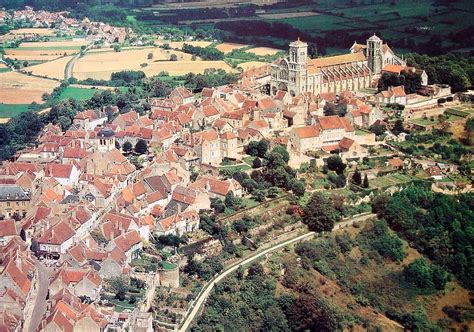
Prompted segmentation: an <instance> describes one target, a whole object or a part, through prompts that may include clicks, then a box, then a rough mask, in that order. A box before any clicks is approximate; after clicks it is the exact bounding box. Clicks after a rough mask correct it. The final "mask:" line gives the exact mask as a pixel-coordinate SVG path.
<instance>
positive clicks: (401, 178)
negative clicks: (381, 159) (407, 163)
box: [369, 174, 418, 189]
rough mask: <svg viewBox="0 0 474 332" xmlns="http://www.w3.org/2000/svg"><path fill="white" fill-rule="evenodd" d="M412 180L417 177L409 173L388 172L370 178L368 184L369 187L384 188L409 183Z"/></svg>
mask: <svg viewBox="0 0 474 332" xmlns="http://www.w3.org/2000/svg"><path fill="white" fill-rule="evenodd" d="M414 180H418V178H415V177H413V176H410V175H404V174H389V175H385V176H381V177H378V178H375V179H372V180H370V182H369V184H370V188H372V189H381V188H386V187H390V186H394V185H399V184H404V183H409V182H412V181H414Z"/></svg>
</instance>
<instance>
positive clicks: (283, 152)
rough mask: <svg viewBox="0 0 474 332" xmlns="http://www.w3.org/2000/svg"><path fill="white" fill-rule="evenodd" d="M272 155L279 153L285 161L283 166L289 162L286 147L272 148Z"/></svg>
mask: <svg viewBox="0 0 474 332" xmlns="http://www.w3.org/2000/svg"><path fill="white" fill-rule="evenodd" d="M272 153H279V154H280V155H281V157H282V158H283V160H284V161H285V164H288V162H289V161H290V154H289V153H288V151H287V150H286V147H284V146H283V145H277V146H275V147H274V148H273V150H272Z"/></svg>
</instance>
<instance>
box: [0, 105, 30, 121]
mask: <svg viewBox="0 0 474 332" xmlns="http://www.w3.org/2000/svg"><path fill="white" fill-rule="evenodd" d="M28 106H29V105H23V104H19V105H14V104H0V118H2V119H3V118H13V117H15V116H17V115H19V114H21V113H23V112H26V111H28Z"/></svg>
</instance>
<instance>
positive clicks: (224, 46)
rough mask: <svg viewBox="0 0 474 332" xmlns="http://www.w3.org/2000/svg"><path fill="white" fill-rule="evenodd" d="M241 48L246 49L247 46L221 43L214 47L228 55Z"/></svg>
mask: <svg viewBox="0 0 474 332" xmlns="http://www.w3.org/2000/svg"><path fill="white" fill-rule="evenodd" d="M243 47H248V45H245V44H237V43H222V44H219V45H217V46H216V48H217V49H218V50H219V51H221V52H223V53H224V54H227V53H230V52H232V51H234V50H238V49H239V48H243Z"/></svg>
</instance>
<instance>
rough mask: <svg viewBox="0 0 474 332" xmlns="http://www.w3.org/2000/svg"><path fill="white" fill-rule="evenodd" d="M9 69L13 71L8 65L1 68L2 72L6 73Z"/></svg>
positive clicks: (0, 71)
mask: <svg viewBox="0 0 474 332" xmlns="http://www.w3.org/2000/svg"><path fill="white" fill-rule="evenodd" d="M9 71H11V69H10V68H8V67H7V68H0V73H6V72H9Z"/></svg>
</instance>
